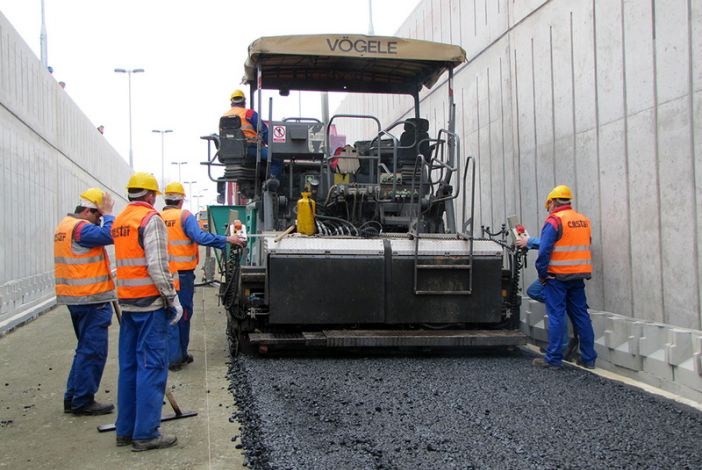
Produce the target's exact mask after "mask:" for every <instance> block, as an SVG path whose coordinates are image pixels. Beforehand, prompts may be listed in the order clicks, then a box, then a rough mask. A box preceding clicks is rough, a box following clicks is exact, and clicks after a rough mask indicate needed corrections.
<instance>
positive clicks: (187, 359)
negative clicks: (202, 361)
mask: <svg viewBox="0 0 702 470" xmlns="http://www.w3.org/2000/svg"><path fill="white" fill-rule="evenodd" d="M194 360H195V359H193V355H192V354H190V353H188V354H186V355H185V363H186V364H190V363H192V362H193V361H194Z"/></svg>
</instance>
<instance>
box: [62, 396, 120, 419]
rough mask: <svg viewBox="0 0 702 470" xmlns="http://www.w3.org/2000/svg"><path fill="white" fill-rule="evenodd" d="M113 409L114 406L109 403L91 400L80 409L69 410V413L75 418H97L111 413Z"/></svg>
mask: <svg viewBox="0 0 702 470" xmlns="http://www.w3.org/2000/svg"><path fill="white" fill-rule="evenodd" d="M114 409H115V405H113V404H111V403H100V402H97V401H94V400H93V401H92V402H91V403H88V404H87V405H85V406H83V407H81V408H78V409H76V410H71V413H73V414H74V415H77V416H98V415H106V414H108V413H112V410H114Z"/></svg>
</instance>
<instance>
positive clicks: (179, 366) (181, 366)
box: [168, 362, 183, 372]
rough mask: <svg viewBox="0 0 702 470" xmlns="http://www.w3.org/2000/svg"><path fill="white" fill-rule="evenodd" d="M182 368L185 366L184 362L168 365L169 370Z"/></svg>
mask: <svg viewBox="0 0 702 470" xmlns="http://www.w3.org/2000/svg"><path fill="white" fill-rule="evenodd" d="M182 368H183V363H182V362H174V363H173V364H171V365H170V366H168V370H170V371H171V372H178V371H179V370H180V369H182Z"/></svg>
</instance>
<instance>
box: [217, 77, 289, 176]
mask: <svg viewBox="0 0 702 470" xmlns="http://www.w3.org/2000/svg"><path fill="white" fill-rule="evenodd" d="M229 101H230V103H231V106H232V107H231V109H229V111H227V112H226V113H224V116H238V117H239V119H241V132H242V133H243V134H244V137H245V138H246V156H247V157H248V158H254V159H255V158H256V141H257V138H258V136H259V135H258V133H257V131H256V130H257V129H258V126H259V124H260V126H261V135H260V137H261V138H262V141H261V161H262V162H266V161H268V147H266V145H267V144H268V126H266V123H265V122H263V121H260V123H259V119H260V118H259V116H258V113H257V112H256V111H254V110H253V109H246V95H245V94H244V92H243V91H241V90H234V91H233V92H232V94H231V95H230V96H229ZM282 174H283V162H281V161H280V160H277V159H275V158H274V159H273V160H271V178H275V179H277V180H279V181H280V177H281V175H282Z"/></svg>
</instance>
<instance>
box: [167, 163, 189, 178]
mask: <svg viewBox="0 0 702 470" xmlns="http://www.w3.org/2000/svg"><path fill="white" fill-rule="evenodd" d="M187 164H188V162H171V165H178V181H179V182H181V183H182V182H183V181H182V179H181V175H180V167H181V166H182V165H187Z"/></svg>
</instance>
